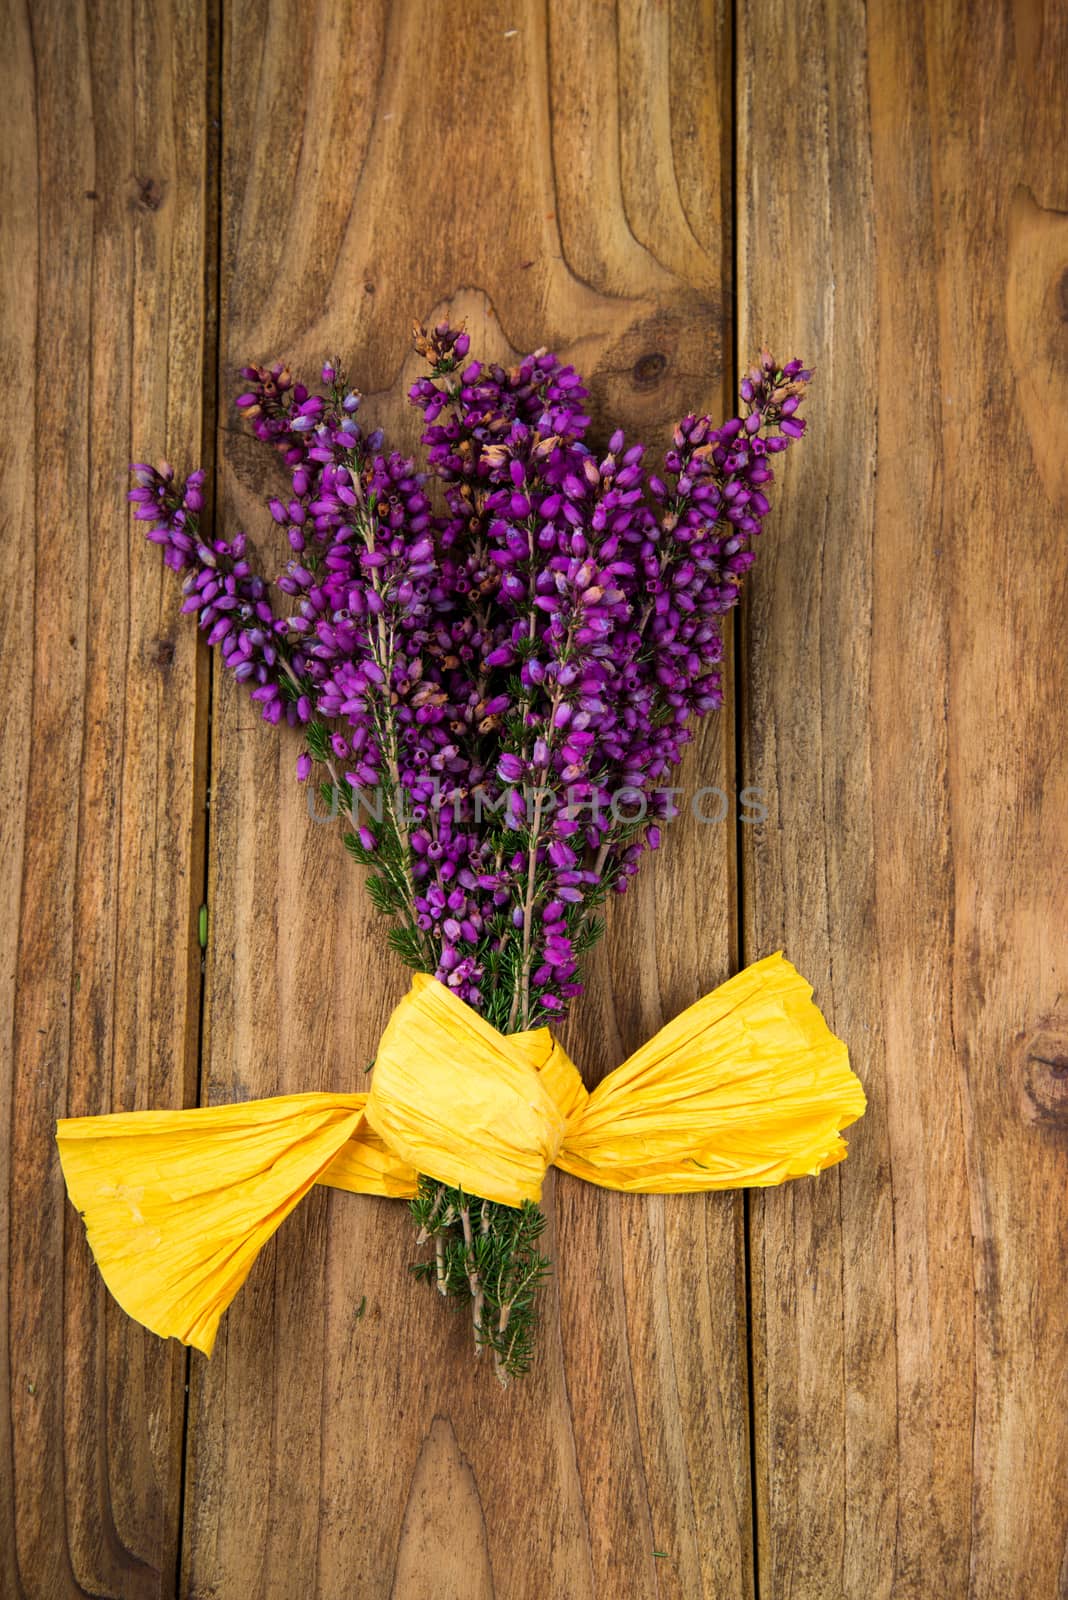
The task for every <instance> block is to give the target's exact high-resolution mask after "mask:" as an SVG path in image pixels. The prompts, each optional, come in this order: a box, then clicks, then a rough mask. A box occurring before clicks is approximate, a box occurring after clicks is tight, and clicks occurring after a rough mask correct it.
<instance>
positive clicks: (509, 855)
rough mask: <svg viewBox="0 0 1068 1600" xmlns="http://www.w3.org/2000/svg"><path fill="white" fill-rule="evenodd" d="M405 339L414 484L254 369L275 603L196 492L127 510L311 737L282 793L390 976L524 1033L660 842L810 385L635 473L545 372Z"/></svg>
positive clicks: (780, 381) (577, 384) (458, 334)
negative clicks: (414, 378)
mask: <svg viewBox="0 0 1068 1600" xmlns="http://www.w3.org/2000/svg"><path fill="white" fill-rule="evenodd" d="M416 342H417V348H419V349H420V351H421V353H422V354H423V355H425V356H426V358H427V361H428V363H429V368H430V370H429V373H428V375H427V376H426V377H424V378H421V379H419V380H418V382H417V383H416V384H415V385H414V386H413V387H412V390H411V392H410V393H411V400H412V402H413V404H414V405H415V406H416V407H418V408H419V410H420V411H421V412H422V414H423V421H424V431H423V435H422V443H423V446H424V449H425V452H426V463H427V471H426V472H422V471H419V470H417V469H416V467H415V464H414V463H413V462H412V461H411V460H409V459H408V458H407V457H404V456H402V455H399V454H397V453H396V452H390V451H388V450H387V449H386V448H385V446H384V442H383V439H382V435H381V433H379V432H377V431H374V432H370V433H365V432H364V431H363V429H362V426H361V424H360V422H359V420H358V419H359V413H360V396H359V394H358V393H357V392H356V391H354V390H350V389H348V388H347V387H346V384H345V382H344V379H343V376H342V375H341V373H340V371H339V369H338V364H337V363H336V362H328V363H327V364H326V365H325V366H324V367H323V370H322V374H321V379H322V389H323V392H319V391H316V390H313V389H311V388H309V387H306V386H305V385H304V384H302V383H299V382H295V381H294V379H293V377H292V375H291V374H290V373H289V372H288V370H287V369H286V368H285V367H283V366H282V365H281V364H278V365H275V366H272V367H269V368H261V367H246V368H244V369H243V370H242V373H241V377H242V380H243V382H244V385H245V388H244V391H243V392H242V394H241V395H240V396H239V397H238V400H237V405H238V408H239V410H241V411H242V412H243V413H244V415H245V417H246V419H247V420H248V422H249V424H250V426H251V427H252V430H253V432H254V433H255V434H256V435H257V437H258V438H260V439H261V440H262V441H263V442H264V443H267V444H270V445H272V446H273V447H274V449H275V450H277V452H278V453H279V455H280V456H281V458H282V461H283V463H284V465H285V468H286V470H287V472H288V474H289V480H290V490H289V492H288V495H287V496H276V497H272V498H271V499H270V500H269V501H268V510H269V513H270V517H271V519H272V521H273V523H274V524H275V525H276V527H277V529H278V530H280V533H281V534H282V535H284V543H285V552H284V564H283V566H282V569H281V571H280V572H279V573H278V575H277V577H276V579H275V581H274V583H273V584H268V583H267V581H266V580H265V579H264V578H262V577H261V576H259V575H258V574H256V573H255V572H254V571H253V570H252V567H251V564H250V561H249V559H248V556H247V554H246V541H245V537H244V535H243V534H237V535H235V536H234V537H233V538H232V539H231V540H230V541H229V542H226V541H223V540H214V539H211V538H210V537H209V536H208V534H207V533H206V532H204V531H202V529H201V514H202V512H203V508H204V492H203V491H204V483H203V479H204V475H203V473H200V472H198V473H194V474H192V475H191V476H190V477H189V478H188V479H187V480H186V481H185V482H184V483H182V482H178V481H177V480H176V479H175V475H174V472H173V469H172V468H170V467H169V466H167V465H166V464H163V465H161V466H160V467H158V468H152V467H148V466H145V465H143V464H139V465H137V466H135V467H134V468H133V475H134V487H133V488H132V489H131V491H130V499H131V501H132V502H133V503H134V505H135V507H136V510H135V515H136V516H137V517H138V518H139V519H141V520H144V521H146V522H149V523H151V527H150V528H149V530H148V537H149V539H151V540H153V541H154V542H156V543H158V544H160V545H161V546H162V547H163V549H164V558H165V560H166V561H167V562H168V564H169V565H170V566H172V567H174V568H175V569H176V570H178V571H180V572H183V573H185V602H184V609H185V610H188V611H195V612H196V614H197V616H198V621H199V624H200V626H201V628H202V629H203V630H204V631H205V633H206V635H207V638H208V642H209V643H210V644H213V645H217V646H218V647H219V649H220V652H221V655H222V659H223V662H224V664H225V665H226V666H227V667H229V668H230V669H231V670H232V671H233V672H234V675H235V677H236V678H237V679H238V680H239V681H240V682H243V683H246V684H247V685H248V686H249V689H250V692H251V696H252V698H253V700H254V701H255V702H256V703H257V704H258V705H259V707H260V710H261V713H262V715H263V716H264V718H265V719H266V720H268V721H272V722H278V721H281V720H283V719H284V720H286V721H287V722H288V723H290V724H292V725H295V726H303V727H304V728H305V729H306V738H307V743H306V747H305V748H304V750H303V751H302V752H301V754H300V757H299V758H298V763H297V775H298V778H299V779H300V780H301V781H302V782H303V781H306V780H307V779H308V777H309V776H310V775H311V772H312V769H313V766H314V764H315V763H316V762H319V763H321V764H322V765H323V766H324V767H325V768H326V769H327V773H328V775H329V777H330V779H331V781H332V782H333V783H334V784H336V785H337V786H338V787H339V790H340V794H341V800H342V804H343V807H344V809H345V813H346V816H349V815H350V814H351V819H352V832H351V834H350V835H349V838H348V842H349V844H350V847H351V848H352V849H353V851H354V853H356V854H357V855H358V856H359V858H360V859H362V860H366V861H367V862H368V863H369V864H370V865H371V866H372V868H373V870H374V871H375V872H376V874H377V875H378V877H377V882H378V884H379V889H378V891H377V893H378V895H379V897H380V900H381V903H382V904H383V906H385V907H386V908H387V909H389V910H391V911H392V912H393V913H394V915H395V916H396V917H397V919H398V921H399V923H400V924H401V928H402V933H401V935H398V937H401V940H402V942H401V943H400V944H399V945H398V948H399V949H401V951H402V953H403V954H404V955H405V958H406V959H408V960H409V961H411V962H412V963H413V964H415V965H420V966H423V967H425V968H426V969H428V970H431V971H434V972H435V973H436V974H437V976H438V977H439V978H440V979H441V980H442V982H444V983H446V984H448V985H449V986H450V987H451V988H453V989H454V990H455V991H456V992H457V993H458V994H459V995H460V996H461V997H462V998H463V999H465V1000H466V1001H468V1003H470V1004H472V1005H474V1006H476V1007H479V1008H481V1009H483V1010H485V1011H486V1012H487V1014H488V1015H490V1016H491V1017H492V1020H493V1021H494V1022H495V1023H496V1024H497V1025H498V1026H500V1027H518V1026H525V1025H529V1024H531V1023H533V1022H536V1021H538V1020H539V1019H542V1018H544V1017H546V1016H549V1015H553V1016H557V1017H558V1016H559V1015H560V1014H561V1013H562V1012H563V1011H564V1010H565V1009H566V1007H567V1005H568V1004H569V1002H570V1001H571V999H572V998H574V996H575V995H577V994H579V993H581V978H580V964H581V957H582V954H583V952H584V950H585V948H586V947H587V946H588V943H589V941H590V938H591V936H592V933H593V931H594V930H595V925H594V924H591V922H590V914H591V912H592V911H593V910H595V908H596V906H597V905H598V904H599V902H600V901H601V899H602V898H603V896H604V895H605V893H606V892H607V891H609V890H616V891H622V890H624V889H625V888H626V886H627V884H628V881H629V879H630V878H631V877H632V876H633V874H634V873H635V872H636V871H637V870H638V866H639V863H640V860H641V857H642V855H643V853H644V851H645V850H646V849H655V848H657V846H658V845H659V843H660V832H661V830H660V826H659V824H660V823H661V822H662V821H664V820H666V819H668V818H670V816H671V815H672V814H673V808H672V805H671V800H670V795H669V793H668V790H669V788H670V781H671V775H672V771H673V769H674V767H675V765H676V763H677V762H678V760H679V758H680V756H681V753H682V750H683V747H684V746H685V744H686V743H687V742H688V741H689V740H690V739H691V738H692V737H693V724H694V722H695V721H696V719H698V718H699V717H702V716H705V715H707V714H708V713H709V712H710V711H713V710H715V709H717V707H718V706H719V705H720V704H721V703H722V691H721V686H720V674H719V663H720V660H721V657H722V650H723V645H722V627H723V617H724V615H725V614H726V613H727V612H728V611H729V610H730V609H731V608H732V607H733V606H734V605H735V604H737V601H738V597H739V591H740V585H741V582H742V579H743V576H744V574H745V572H746V571H747V570H748V568H749V567H750V565H751V564H752V562H753V560H754V548H753V541H754V539H755V537H756V535H757V534H758V533H759V532H760V529H761V526H762V523H763V520H764V518H765V517H766V516H767V514H768V511H769V509H770V505H769V500H768V485H769V484H770V483H771V482H772V481H773V472H772V466H771V461H772V458H773V457H774V456H775V455H777V454H779V453H780V452H781V451H782V450H784V449H786V448H788V446H789V445H790V444H791V442H792V441H793V440H794V439H797V438H800V437H801V435H802V434H803V432H804V427H805V424H804V421H803V419H801V418H800V417H799V416H798V408H799V406H800V402H801V399H802V397H803V395H804V392H805V388H806V385H807V383H808V381H809V379H810V377H811V373H810V372H807V371H806V370H804V369H803V368H802V366H801V364H800V362H797V361H792V362H789V363H787V364H786V365H785V366H783V367H781V368H780V367H779V366H778V365H777V363H775V362H774V361H773V360H772V359H771V357H770V356H769V355H768V354H767V352H765V353H764V355H763V356H762V357H761V360H760V362H759V363H758V364H757V365H756V366H754V367H753V368H752V370H751V371H750V372H749V373H747V374H746V376H745V378H744V379H743V381H742V384H741V396H742V412H741V415H739V416H737V417H733V418H730V419H729V420H728V421H726V422H725V423H723V424H721V425H720V426H718V427H716V426H714V425H713V423H712V421H711V419H710V418H709V417H707V416H702V417H695V416H690V417H686V418H684V419H683V421H682V422H681V423H680V424H679V425H678V427H677V428H676V429H675V432H674V435H673V438H672V441H671V446H670V448H669V450H668V452H667V454H666V457H665V459H664V462H663V465H662V467H661V468H660V469H659V471H657V472H651V471H649V469H648V466H647V463H646V454H645V447H644V446H643V445H641V444H638V443H628V442H627V440H626V438H625V437H624V435H623V433H622V432H616V433H614V434H613V435H612V437H611V438H610V439H609V441H608V444H607V448H604V449H601V448H594V446H593V444H592V443H591V442H589V440H588V438H587V435H588V430H589V427H590V418H589V416H588V414H587V413H586V411H585V409H584V401H585V399H586V390H585V388H584V387H583V385H582V382H581V379H580V378H579V376H578V374H577V373H575V372H574V370H573V369H572V368H570V367H567V366H564V365H562V364H561V363H560V362H559V361H558V360H557V358H556V357H555V356H553V355H550V354H549V353H548V352H547V351H544V350H539V351H535V352H534V354H533V355H530V356H528V357H526V358H525V359H524V360H523V361H521V362H519V363H518V365H517V366H515V367H513V368H511V369H507V370H506V369H504V368H502V367H498V366H494V365H485V364H483V363H481V362H479V361H477V360H470V359H469V340H468V336H467V334H466V333H464V332H463V331H460V330H455V329H452V328H450V327H449V326H448V325H447V324H440V325H439V326H438V327H436V328H435V329H433V330H432V331H431V332H430V333H426V332H425V331H422V330H420V331H419V334H418V337H417V341H416ZM428 476H429V477H433V478H435V479H436V480H437V481H438V484H439V485H440V493H441V495H442V497H443V509H441V510H436V509H435V508H434V501H433V498H432V496H431V494H430V492H429V488H428V481H427V480H428ZM365 803H366V804H367V805H368V806H369V807H370V809H371V812H372V815H371V816H370V817H368V818H367V819H366V820H364V818H363V817H362V816H361V815H360V810H361V806H362V805H363V804H365Z"/></svg>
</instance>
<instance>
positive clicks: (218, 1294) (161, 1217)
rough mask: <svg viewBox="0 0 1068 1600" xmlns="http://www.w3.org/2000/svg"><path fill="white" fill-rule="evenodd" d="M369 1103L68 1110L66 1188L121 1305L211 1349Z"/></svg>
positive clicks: (150, 1324)
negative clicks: (260, 1260) (238, 1297)
mask: <svg viewBox="0 0 1068 1600" xmlns="http://www.w3.org/2000/svg"><path fill="white" fill-rule="evenodd" d="M365 1100H366V1096H365V1095H341V1094H297V1095H281V1096H278V1097H276V1098H274V1099H270V1100H250V1101H246V1102H244V1103H241V1104H238V1105H226V1106H206V1107H200V1108H197V1109H195V1110H190V1111H132V1112H117V1113H114V1114H113V1115H110V1116H100V1117H68V1118H64V1119H61V1120H60V1121H59V1122H58V1123H57V1126H56V1143H57V1145H58V1147H59V1158H60V1163H61V1165H62V1168H63V1176H64V1178H65V1180H66V1184H67V1192H68V1194H69V1195H70V1198H71V1200H72V1201H73V1203H74V1205H75V1206H76V1207H77V1208H78V1210H79V1211H80V1212H81V1213H82V1215H83V1219H84V1221H85V1228H86V1234H87V1236H88V1240H89V1246H90V1249H91V1250H92V1252H93V1255H94V1257H95V1258H96V1263H97V1266H98V1267H99V1269H100V1272H101V1275H102V1277H103V1279H104V1282H105V1283H106V1284H107V1287H108V1289H109V1290H110V1291H111V1293H112V1295H113V1296H114V1297H115V1299H116V1300H117V1301H118V1303H119V1305H120V1306H121V1307H122V1308H123V1310H124V1311H125V1312H127V1313H128V1315H129V1316H131V1317H133V1318H135V1320H136V1321H138V1322H140V1323H143V1324H144V1326H145V1327H146V1328H148V1329H150V1330H151V1332H153V1333H156V1334H159V1335H160V1337H161V1338H172V1337H173V1338H176V1339H180V1340H181V1342H182V1343H183V1344H187V1345H192V1346H193V1347H194V1348H195V1349H197V1350H201V1351H203V1353H204V1354H205V1355H208V1356H210V1354H211V1351H212V1347H213V1345H214V1343H215V1335H216V1331H217V1329H218V1326H219V1319H220V1318H221V1317H222V1314H223V1312H224V1311H225V1310H226V1308H227V1306H228V1305H229V1304H230V1302H231V1300H232V1299H233V1298H234V1295H235V1294H236V1293H237V1291H238V1289H240V1287H241V1285H242V1284H243V1283H244V1281H245V1279H246V1277H247V1276H248V1273H249V1270H250V1269H251V1267H252V1263H253V1261H254V1260H255V1259H256V1256H257V1255H258V1254H259V1252H260V1250H261V1249H262V1248H263V1246H264V1245H265V1244H266V1242H267V1240H268V1239H269V1238H270V1237H271V1235H272V1234H273V1233H274V1231H275V1229H276V1228H277V1227H278V1226H279V1224H280V1223H281V1222H282V1221H283V1219H284V1218H285V1217H287V1216H288V1215H289V1213H290V1212H291V1211H292V1210H293V1207H294V1206H295V1205H297V1203H298V1202H299V1201H300V1200H301V1199H302V1198H303V1197H304V1195H305V1194H307V1192H308V1190H309V1189H310V1188H311V1186H312V1184H314V1183H315V1182H317V1181H318V1180H319V1179H320V1178H321V1177H324V1176H325V1173H326V1172H327V1171H328V1170H329V1168H330V1165H331V1163H332V1162H333V1161H334V1160H335V1158H336V1157H337V1156H338V1152H339V1151H341V1150H343V1149H344V1147H345V1145H346V1143H347V1142H348V1141H349V1140H350V1139H351V1138H353V1136H354V1135H356V1134H357V1132H358V1130H359V1127H360V1124H361V1121H362V1117H363V1106H364V1102H365ZM343 1186H344V1187H347V1185H343ZM379 1192H386V1191H379Z"/></svg>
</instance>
